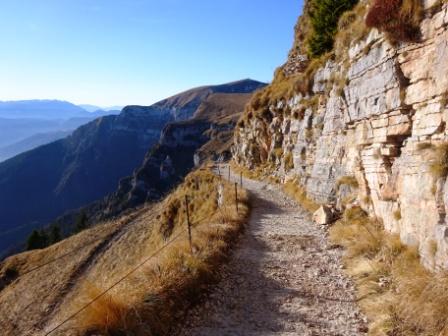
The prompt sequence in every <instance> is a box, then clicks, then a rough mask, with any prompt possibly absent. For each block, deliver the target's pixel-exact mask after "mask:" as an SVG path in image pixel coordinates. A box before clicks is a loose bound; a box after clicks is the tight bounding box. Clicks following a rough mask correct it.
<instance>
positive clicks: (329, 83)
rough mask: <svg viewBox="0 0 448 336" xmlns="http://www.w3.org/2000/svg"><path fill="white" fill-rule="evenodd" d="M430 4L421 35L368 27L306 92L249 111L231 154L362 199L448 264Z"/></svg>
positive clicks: (426, 254)
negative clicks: (394, 34) (265, 110)
mask: <svg viewBox="0 0 448 336" xmlns="http://www.w3.org/2000/svg"><path fill="white" fill-rule="evenodd" d="M434 6H435V3H433V1H427V2H426V3H425V9H426V11H425V17H424V19H423V21H422V23H421V27H420V29H421V39H420V41H419V42H414V43H400V44H397V45H392V44H391V43H389V42H388V40H387V39H386V38H385V36H384V35H383V34H382V33H379V32H378V31H377V30H375V29H373V30H370V32H369V33H368V34H367V35H366V36H365V37H364V38H362V39H361V40H359V41H353V42H352V43H351V44H350V46H349V50H348V52H347V53H346V54H345V55H344V56H343V57H342V58H339V59H337V58H336V59H333V60H332V59H330V60H328V61H326V63H325V64H324V65H323V66H321V67H320V68H319V69H318V70H317V71H316V72H315V74H314V76H313V79H312V82H313V83H314V84H313V86H312V92H311V93H310V94H302V93H298V92H296V93H295V94H294V95H293V97H287V98H285V99H279V100H277V101H276V102H275V103H271V105H270V106H269V111H270V113H271V116H270V118H260V117H255V116H253V117H252V118H250V117H246V119H245V122H244V123H242V124H241V125H240V127H239V128H238V130H237V134H236V136H235V146H234V158H235V160H236V161H237V162H238V163H240V164H243V165H246V166H248V167H253V166H255V165H259V164H261V163H268V164H269V165H270V167H271V169H274V170H275V173H276V174H277V175H279V176H281V177H285V178H288V179H289V178H290V177H291V176H298V177H300V181H301V184H302V185H303V186H304V187H305V189H306V191H307V193H308V196H309V197H311V198H313V199H314V200H316V201H318V202H319V203H325V204H333V205H335V206H337V207H338V208H339V210H343V208H344V207H345V206H346V205H347V204H348V203H355V204H359V205H361V206H362V207H363V208H364V209H365V210H366V211H367V212H368V213H369V214H370V215H371V216H374V217H378V218H379V219H381V220H382V221H383V222H384V226H385V228H386V229H387V230H388V231H390V232H393V233H397V234H399V235H400V237H401V239H402V240H403V242H405V243H407V244H413V245H418V246H419V250H420V252H421V255H422V260H423V262H424V263H425V264H426V265H427V266H429V267H435V268H448V222H447V211H446V208H447V207H448V182H447V179H446V167H445V166H444V165H445V162H444V161H443V160H442V163H440V161H441V160H440V156H442V157H444V155H446V150H444V144H445V143H447V142H448V134H447V132H448V131H447V129H446V122H447V118H448V109H447V97H448V94H447V93H448V77H447V73H448V5H447V4H444V5H442V6H439V7H434ZM290 62H291V60H290V61H289V62H288V64H289V63H290ZM437 165H439V166H440V165H441V167H437ZM437 171H439V172H437ZM347 181H351V182H350V183H347Z"/></svg>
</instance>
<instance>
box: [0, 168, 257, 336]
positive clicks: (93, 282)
mask: <svg viewBox="0 0 448 336" xmlns="http://www.w3.org/2000/svg"><path fill="white" fill-rule="evenodd" d="M196 180H197V181H198V185H199V189H196ZM218 182H219V181H218V179H217V178H216V177H215V176H214V175H213V174H211V173H209V172H207V171H199V172H196V173H192V174H190V175H189V176H188V177H187V178H186V182H185V183H183V184H182V185H181V186H179V187H178V188H177V189H176V190H175V191H174V192H173V193H171V194H170V195H169V196H168V197H167V198H166V199H165V200H163V201H162V202H161V203H159V204H155V205H150V206H144V207H142V208H141V209H139V210H136V211H134V212H133V213H132V214H130V215H127V216H123V217H121V218H120V219H117V220H115V221H111V222H107V223H103V224H101V225H98V226H96V227H94V228H92V229H89V230H87V231H85V232H82V233H81V234H78V235H76V236H73V237H71V238H70V239H67V240H65V241H62V242H60V243H58V244H56V245H54V246H52V247H49V248H47V249H44V250H38V251H33V252H27V253H23V254H20V255H17V256H14V257H11V258H9V259H7V260H6V261H5V262H4V263H3V264H1V265H0V276H1V275H4V274H5V273H7V272H6V270H8V269H9V270H10V271H9V272H8V273H9V274H11V272H12V271H11V270H13V273H17V274H23V273H24V272H26V271H27V270H30V269H32V268H34V267H35V266H37V265H41V264H42V263H45V262H46V261H48V260H51V259H53V258H55V257H57V256H60V255H62V254H63V253H66V252H67V251H70V250H73V249H76V248H77V247H79V246H82V245H84V244H85V243H86V242H87V241H90V240H91V239H95V238H99V240H98V241H97V242H96V243H93V244H92V245H89V246H88V247H85V248H82V249H81V250H79V251H77V252H76V253H74V254H73V255H70V256H67V257H66V258H64V259H62V260H60V261H58V262H55V263H53V264H50V265H48V266H46V267H43V268H42V269H40V270H38V271H35V272H32V273H30V274H27V275H24V276H23V277H20V278H18V280H16V281H15V282H13V283H12V284H10V285H8V286H7V287H6V288H5V289H4V290H3V291H1V292H0V303H1V304H0V316H1V318H0V327H1V328H2V330H3V331H5V332H6V333H8V334H14V333H17V334H20V335H22V334H23V335H24V334H26V332H27V331H29V330H33V325H42V326H45V325H47V326H51V325H55V323H57V322H59V321H61V320H63V319H64V318H65V317H67V316H68V315H70V314H71V313H72V312H73V311H76V310H77V309H78V308H79V307H80V306H82V305H83V304H85V303H86V302H88V301H90V300H91V299H92V297H93V296H95V295H96V294H97V293H99V292H101V291H102V290H104V289H106V288H108V287H109V286H110V285H111V284H113V283H114V282H115V281H117V279H119V278H120V277H121V276H122V275H123V274H126V272H127V271H129V270H130V269H132V268H133V267H134V266H135V265H137V264H138V263H139V262H141V261H142V260H144V258H146V257H148V256H149V255H151V254H152V253H153V252H154V251H155V250H157V249H158V248H159V247H161V246H162V245H163V244H164V243H165V242H166V241H167V240H170V239H171V238H173V237H175V236H176V235H178V234H179V233H181V231H182V230H185V228H186V224H185V212H184V203H183V200H184V195H186V194H187V195H189V196H190V197H191V205H190V210H191V213H192V222H193V223H197V222H199V221H200V223H201V224H202V226H197V227H196V228H194V229H193V242H194V246H195V254H194V255H193V256H192V255H190V253H189V246H188V244H187V242H188V240H187V235H186V234H183V235H182V236H181V237H180V238H179V240H177V241H176V242H175V243H173V245H171V246H170V247H169V248H167V249H166V250H164V252H163V253H162V254H161V255H159V256H158V257H157V258H156V259H153V260H152V261H151V262H149V263H147V264H145V267H143V268H141V269H139V271H138V272H136V273H134V274H132V276H131V277H129V278H128V279H127V280H126V281H125V282H123V283H122V284H120V285H119V286H117V287H116V288H115V289H114V290H113V291H112V292H110V295H107V296H105V297H103V299H102V300H100V301H98V302H97V303H96V304H95V305H92V306H91V307H89V309H88V310H87V311H86V312H85V314H82V315H80V316H78V318H77V319H76V320H74V321H72V322H70V323H68V324H67V325H65V326H64V328H62V329H61V330H60V331H58V332H57V333H55V334H56V335H70V334H73V335H75V334H77V333H78V331H80V330H81V331H83V330H86V329H94V330H96V331H98V332H99V333H101V334H111V333H112V332H117V331H119V330H122V329H125V330H126V331H129V332H131V331H132V332H135V333H136V334H141V335H146V334H148V328H150V329H151V330H153V331H154V330H157V331H159V332H161V333H167V332H168V331H169V327H170V325H171V322H173V320H174V319H175V318H176V317H177V316H178V314H179V313H181V312H182V308H183V307H185V306H186V305H188V304H190V302H191V298H192V297H191V295H193V294H194V297H196V294H197V293H198V292H199V291H200V289H201V288H202V286H204V285H206V284H207V283H208V282H209V281H210V280H212V279H213V278H214V276H215V275H216V270H217V267H218V265H219V264H220V263H221V262H222V261H223V260H224V258H225V256H226V255H227V252H228V249H229V246H230V244H231V242H232V241H233V240H234V239H235V237H236V236H237V234H238V232H239V231H240V229H241V227H242V226H241V225H242V223H243V221H244V218H246V217H247V215H248V211H249V210H248V205H247V194H246V193H245V192H243V191H241V193H240V195H241V198H240V212H239V214H238V215H237V214H236V213H235V210H234V209H235V207H234V201H233V200H234V198H233V197H234V196H233V186H230V185H226V186H225V188H224V194H225V197H224V199H225V204H224V210H223V213H224V214H225V215H223V213H222V212H221V211H220V210H219V209H218V208H217V207H216V202H215V200H216V197H214V196H216V190H217V189H216V188H217V187H216V186H217V183H218ZM198 225H199V224H198ZM25 313H26V318H24V316H25V315H24V314H25ZM137 313H138V314H137ZM136 314H137V315H138V316H139V318H137V315H136ZM73 327H76V328H78V329H77V330H75V329H73ZM80 327H81V329H79V328H80ZM34 330H36V329H34ZM37 330H38V328H37ZM34 332H35V333H36V331H34Z"/></svg>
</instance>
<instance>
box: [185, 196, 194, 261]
mask: <svg viewBox="0 0 448 336" xmlns="http://www.w3.org/2000/svg"><path fill="white" fill-rule="evenodd" d="M185 209H186V212H187V225H188V240H189V242H190V252H191V254H193V241H192V238H191V222H190V209H189V208H188V196H187V195H185Z"/></svg>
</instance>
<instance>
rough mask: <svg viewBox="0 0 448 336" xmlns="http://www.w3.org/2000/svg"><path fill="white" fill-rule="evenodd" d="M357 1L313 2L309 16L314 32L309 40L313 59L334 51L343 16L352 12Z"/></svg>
mask: <svg viewBox="0 0 448 336" xmlns="http://www.w3.org/2000/svg"><path fill="white" fill-rule="evenodd" d="M357 3H358V1H357V0H311V1H310V7H309V13H308V14H309V16H310V21H311V27H312V32H311V35H310V37H309V38H308V41H307V42H308V52H309V54H310V56H311V57H312V58H316V57H319V56H321V55H323V54H325V53H326V52H328V51H330V50H332V49H333V42H334V37H335V35H336V33H337V30H338V22H339V18H340V17H341V15H342V14H343V13H344V12H346V11H349V10H351V9H352V8H353V7H354V6H355V5H356V4H357Z"/></svg>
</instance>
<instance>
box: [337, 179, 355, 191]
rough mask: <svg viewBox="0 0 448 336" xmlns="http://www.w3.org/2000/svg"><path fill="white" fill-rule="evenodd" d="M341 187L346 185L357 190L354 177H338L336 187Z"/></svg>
mask: <svg viewBox="0 0 448 336" xmlns="http://www.w3.org/2000/svg"><path fill="white" fill-rule="evenodd" d="M341 185H347V186H349V187H352V188H354V189H356V188H359V183H358V181H357V180H356V177H354V176H342V177H340V178H339V179H338V180H337V182H336V186H337V187H340V186H341Z"/></svg>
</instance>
